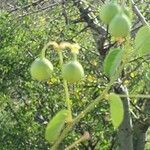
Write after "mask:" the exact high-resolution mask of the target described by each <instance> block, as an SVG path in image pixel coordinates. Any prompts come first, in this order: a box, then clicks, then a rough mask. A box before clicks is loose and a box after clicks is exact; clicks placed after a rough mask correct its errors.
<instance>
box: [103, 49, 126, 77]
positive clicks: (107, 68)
mask: <svg viewBox="0 0 150 150" xmlns="http://www.w3.org/2000/svg"><path fill="white" fill-rule="evenodd" d="M122 52H123V50H122V49H120V48H114V49H111V50H110V51H109V53H108V54H107V56H106V58H105V60H104V66H103V67H104V73H105V74H106V75H107V76H109V77H111V76H113V75H114V74H115V72H116V70H117V68H118V67H119V65H120V63H121V59H122V54H123V53H122Z"/></svg>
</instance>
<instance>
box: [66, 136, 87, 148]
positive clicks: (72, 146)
mask: <svg viewBox="0 0 150 150" xmlns="http://www.w3.org/2000/svg"><path fill="white" fill-rule="evenodd" d="M85 140H86V139H85V137H84V136H82V137H81V138H80V139H78V140H77V141H75V142H74V143H72V144H71V145H70V146H68V147H67V148H66V149H65V150H70V149H73V148H74V147H75V146H76V145H77V144H80V143H81V142H83V141H85Z"/></svg>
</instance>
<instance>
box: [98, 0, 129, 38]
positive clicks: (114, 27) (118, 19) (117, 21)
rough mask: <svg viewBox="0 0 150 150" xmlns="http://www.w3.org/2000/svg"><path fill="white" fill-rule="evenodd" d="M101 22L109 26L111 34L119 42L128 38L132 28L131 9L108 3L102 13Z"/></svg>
mask: <svg viewBox="0 0 150 150" xmlns="http://www.w3.org/2000/svg"><path fill="white" fill-rule="evenodd" d="M100 18H101V20H102V21H103V22H104V23H105V24H107V25H108V26H109V33H110V34H111V35H112V36H113V37H114V38H115V39H117V40H119V39H123V38H125V37H127V36H128V35H129V33H130V27H131V13H130V10H129V8H127V7H121V6H120V5H119V4H117V3H116V2H107V3H106V4H104V5H103V6H102V9H101V12H100Z"/></svg>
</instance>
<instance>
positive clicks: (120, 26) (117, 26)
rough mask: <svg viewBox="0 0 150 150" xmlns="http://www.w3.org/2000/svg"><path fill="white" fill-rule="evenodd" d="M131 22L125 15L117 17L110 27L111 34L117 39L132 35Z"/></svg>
mask: <svg viewBox="0 0 150 150" xmlns="http://www.w3.org/2000/svg"><path fill="white" fill-rule="evenodd" d="M130 25H131V22H130V20H129V18H128V17H127V16H126V15H124V14H119V15H117V16H115V17H114V18H113V19H112V21H111V22H110V25H109V33H110V34H111V35H112V36H113V37H115V38H124V37H126V36H128V35H129V33H130Z"/></svg>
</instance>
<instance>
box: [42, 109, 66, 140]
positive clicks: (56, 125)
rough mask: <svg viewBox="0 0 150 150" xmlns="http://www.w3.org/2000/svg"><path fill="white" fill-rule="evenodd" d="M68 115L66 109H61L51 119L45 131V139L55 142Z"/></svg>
mask: <svg viewBox="0 0 150 150" xmlns="http://www.w3.org/2000/svg"><path fill="white" fill-rule="evenodd" d="M67 117H68V110H65V109H64V110H61V111H59V112H58V113H57V114H56V115H55V116H54V117H53V118H52V120H51V121H50V122H49V123H48V125H47V127H46V131H45V139H46V140H47V141H48V142H50V143H53V142H55V141H56V140H57V139H58V137H59V135H60V133H61V130H62V129H63V127H64V125H65V121H66V119H67Z"/></svg>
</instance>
